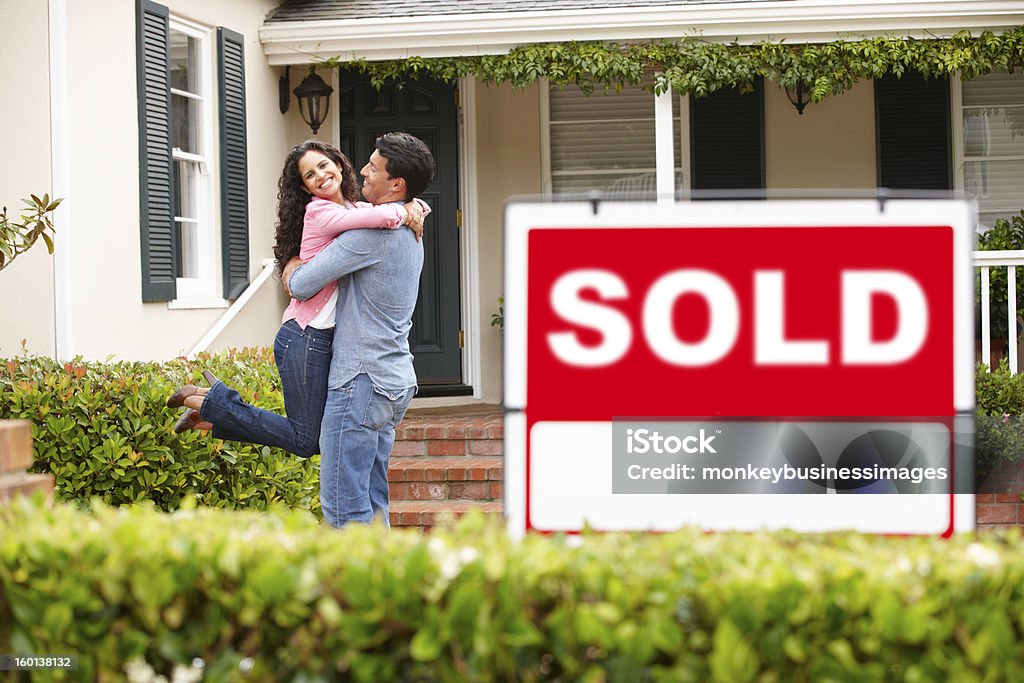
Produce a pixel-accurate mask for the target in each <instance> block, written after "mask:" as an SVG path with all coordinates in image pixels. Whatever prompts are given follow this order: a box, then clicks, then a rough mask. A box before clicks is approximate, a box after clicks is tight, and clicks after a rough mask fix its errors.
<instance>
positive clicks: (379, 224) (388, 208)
mask: <svg viewBox="0 0 1024 683" xmlns="http://www.w3.org/2000/svg"><path fill="white" fill-rule="evenodd" d="M362 204H363V202H360V206H357V207H356V208H348V207H345V206H341V205H340V204H336V203H334V202H332V201H328V200H326V199H314V200H312V201H310V202H309V204H308V205H307V206H306V220H305V222H304V225H303V229H304V230H309V229H313V230H316V231H317V233H318V235H319V236H321V237H325V238H334V237H337V236H338V235H340V234H341V233H343V232H345V231H346V230H354V229H356V228H397V227H398V226H400V225H402V222H403V221H404V220H405V218H406V211H405V209H404V208H403V207H401V206H399V205H397V204H381V205H380V206H373V205H372V204H368V205H366V206H362Z"/></svg>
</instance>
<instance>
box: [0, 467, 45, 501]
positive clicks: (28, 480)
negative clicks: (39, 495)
mask: <svg viewBox="0 0 1024 683" xmlns="http://www.w3.org/2000/svg"><path fill="white" fill-rule="evenodd" d="M36 491H42V492H43V493H50V492H52V491H53V475H52V474H28V473H26V472H17V473H15V474H4V475H0V503H6V502H7V501H9V500H12V499H13V498H14V497H15V496H19V495H22V496H31V495H32V494H33V493H35V492H36Z"/></svg>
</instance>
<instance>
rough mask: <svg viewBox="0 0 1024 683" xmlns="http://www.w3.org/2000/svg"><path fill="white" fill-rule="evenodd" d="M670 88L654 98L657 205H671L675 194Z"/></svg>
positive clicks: (674, 149)
mask: <svg viewBox="0 0 1024 683" xmlns="http://www.w3.org/2000/svg"><path fill="white" fill-rule="evenodd" d="M672 129H673V125H672V86H669V87H668V88H667V89H666V90H665V92H663V93H661V94H659V95H655V96H654V158H655V164H656V166H657V171H656V174H657V188H658V203H659V204H672V203H674V202H675V194H676V155H675V151H676V145H675V139H674V136H673V135H672Z"/></svg>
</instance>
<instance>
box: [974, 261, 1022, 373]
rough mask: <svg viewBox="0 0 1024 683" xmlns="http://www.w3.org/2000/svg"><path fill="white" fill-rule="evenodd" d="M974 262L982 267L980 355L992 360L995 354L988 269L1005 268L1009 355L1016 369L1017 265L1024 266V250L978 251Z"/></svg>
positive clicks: (976, 266) (989, 360)
mask: <svg viewBox="0 0 1024 683" xmlns="http://www.w3.org/2000/svg"><path fill="white" fill-rule="evenodd" d="M974 266H975V268H980V269H981V358H982V360H983V362H985V363H986V364H989V363H990V362H991V358H992V326H991V323H992V321H991V319H990V318H991V313H990V311H989V306H990V301H991V286H990V284H989V271H990V270H991V269H992V268H1006V329H1007V336H1008V339H1007V340H1006V341H1007V355H1008V358H1009V363H1010V372H1012V373H1016V372H1017V344H1018V339H1017V268H1016V266H1024V251H976V252H974Z"/></svg>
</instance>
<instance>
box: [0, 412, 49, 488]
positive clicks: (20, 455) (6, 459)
mask: <svg viewBox="0 0 1024 683" xmlns="http://www.w3.org/2000/svg"><path fill="white" fill-rule="evenodd" d="M32 458H33V456H32V425H31V424H30V423H29V422H28V421H27V420H0V503H5V502H7V501H8V500H10V499H11V498H13V497H14V496H15V495H19V494H25V495H31V494H32V493H34V492H36V491H45V492H47V493H48V492H50V491H52V490H53V475H49V474H29V473H28V472H26V471H25V470H27V469H28V468H29V466H31V465H32Z"/></svg>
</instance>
